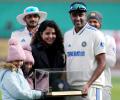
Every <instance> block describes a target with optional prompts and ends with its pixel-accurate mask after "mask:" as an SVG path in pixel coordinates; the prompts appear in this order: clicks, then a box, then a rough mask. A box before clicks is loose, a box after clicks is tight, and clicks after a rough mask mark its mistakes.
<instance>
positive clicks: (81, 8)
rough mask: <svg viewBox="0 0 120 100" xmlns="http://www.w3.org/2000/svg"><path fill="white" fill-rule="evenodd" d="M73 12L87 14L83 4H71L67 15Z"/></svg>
mask: <svg viewBox="0 0 120 100" xmlns="http://www.w3.org/2000/svg"><path fill="white" fill-rule="evenodd" d="M73 11H80V12H87V8H86V5H85V4H84V3H83V2H73V3H72V4H71V5H70V10H69V13H71V12H73Z"/></svg>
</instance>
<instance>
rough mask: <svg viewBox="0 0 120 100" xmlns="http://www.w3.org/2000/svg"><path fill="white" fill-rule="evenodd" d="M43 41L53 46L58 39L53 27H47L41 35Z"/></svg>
mask: <svg viewBox="0 0 120 100" xmlns="http://www.w3.org/2000/svg"><path fill="white" fill-rule="evenodd" d="M41 38H42V39H43V41H44V42H45V43H47V44H49V45H51V44H53V43H54V41H55V39H56V32H55V29H54V28H52V27H47V28H46V29H45V30H44V32H43V33H42V35H41Z"/></svg>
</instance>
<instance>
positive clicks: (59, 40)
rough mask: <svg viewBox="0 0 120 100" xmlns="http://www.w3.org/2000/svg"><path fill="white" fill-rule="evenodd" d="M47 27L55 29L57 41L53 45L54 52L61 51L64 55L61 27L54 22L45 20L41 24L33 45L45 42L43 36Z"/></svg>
mask: <svg viewBox="0 0 120 100" xmlns="http://www.w3.org/2000/svg"><path fill="white" fill-rule="evenodd" d="M47 27H51V28H54V29H55V33H56V39H55V41H54V43H53V44H52V46H53V48H54V50H60V51H61V52H62V53H64V46H63V37H62V33H61V31H60V29H59V27H58V26H57V24H56V23H55V22H54V21H52V20H45V21H43V22H42V23H41V24H40V26H39V28H38V31H37V32H36V33H35V36H34V37H33V39H32V43H31V45H34V44H38V43H42V42H43V39H42V38H41V35H42V34H43V32H44V31H45V29H46V28H47Z"/></svg>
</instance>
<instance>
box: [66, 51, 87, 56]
mask: <svg viewBox="0 0 120 100" xmlns="http://www.w3.org/2000/svg"><path fill="white" fill-rule="evenodd" d="M67 56H68V57H71V56H85V51H68V52H67Z"/></svg>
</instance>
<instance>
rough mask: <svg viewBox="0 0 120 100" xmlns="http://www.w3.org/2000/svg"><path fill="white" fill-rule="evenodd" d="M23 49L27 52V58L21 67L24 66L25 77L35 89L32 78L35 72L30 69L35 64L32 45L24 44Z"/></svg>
mask: <svg viewBox="0 0 120 100" xmlns="http://www.w3.org/2000/svg"><path fill="white" fill-rule="evenodd" d="M23 49H24V52H25V56H26V59H25V60H24V64H23V66H22V67H21V68H22V71H23V74H24V77H25V78H26V79H27V81H28V83H29V85H30V87H31V89H33V88H34V85H33V78H32V77H33V73H30V70H31V69H32V66H33V64H34V58H33V56H32V52H31V47H30V45H24V46H23Z"/></svg>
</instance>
